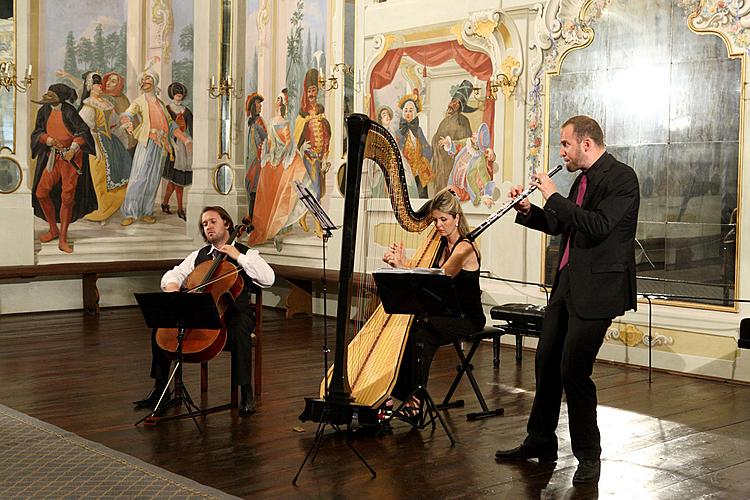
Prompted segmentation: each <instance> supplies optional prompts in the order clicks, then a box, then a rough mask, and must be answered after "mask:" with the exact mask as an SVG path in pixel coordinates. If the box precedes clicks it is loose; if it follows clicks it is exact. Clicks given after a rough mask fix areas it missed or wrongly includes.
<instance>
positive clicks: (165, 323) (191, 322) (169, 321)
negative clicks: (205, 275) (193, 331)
mask: <svg viewBox="0 0 750 500" xmlns="http://www.w3.org/2000/svg"><path fill="white" fill-rule="evenodd" d="M134 295H135V300H136V301H137V302H138V306H139V307H140V308H141V312H142V313H143V318H144V319H145V320H146V325H148V326H149V328H177V351H176V352H175V354H176V356H177V358H176V363H175V367H174V369H173V370H172V374H171V375H170V376H169V380H168V381H167V385H166V387H165V388H164V391H163V392H162V394H161V397H160V398H159V401H158V402H157V403H156V407H155V408H154V411H152V412H151V413H150V414H149V415H146V416H145V417H143V418H142V419H140V420H139V421H138V422H136V423H135V425H138V424H140V423H141V422H143V421H144V420H146V419H152V420H153V419H154V418H155V416H156V415H157V414H158V413H159V411H161V408H160V406H161V402H162V401H163V400H164V396H165V395H166V394H167V391H169V385H170V384H171V383H172V380H173V379H175V376H176V380H177V381H176V383H175V392H176V393H177V394H179V396H180V398H182V399H183V400H184V402H185V408H186V409H187V414H188V415H189V416H190V417H191V418H192V419H193V422H195V426H196V427H198V432H202V430H201V427H200V425H198V421H197V420H196V418H195V413H199V414H201V415H202V416H205V413H204V412H203V410H201V409H200V408H198V406H197V405H196V404H195V403H194V402H193V399H192V398H191V397H190V393H189V392H188V390H187V387H185V383H184V382H183V380H182V342H183V340H184V339H185V334H186V330H187V329H188V328H202V329H217V330H218V329H220V328H222V327H223V325H222V323H221V317H220V316H219V311H218V310H217V309H216V302H215V301H214V298H213V296H212V295H211V294H210V293H188V292H171V293H164V292H155V293H136V294H134ZM193 410H195V412H194V411H193ZM182 417H184V415H178V416H175V417H170V418H168V419H167V418H162V419H160V420H174V419H178V418H182Z"/></svg>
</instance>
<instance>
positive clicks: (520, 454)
mask: <svg viewBox="0 0 750 500" xmlns="http://www.w3.org/2000/svg"><path fill="white" fill-rule="evenodd" d="M532 458H536V459H539V463H548V462H557V452H556V451H543V450H535V449H533V448H529V447H526V446H519V447H518V448H513V449H511V450H497V452H496V453H495V460H500V461H503V460H508V461H511V460H530V459H532Z"/></svg>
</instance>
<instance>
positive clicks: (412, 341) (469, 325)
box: [392, 316, 481, 401]
mask: <svg viewBox="0 0 750 500" xmlns="http://www.w3.org/2000/svg"><path fill="white" fill-rule="evenodd" d="M479 330H481V327H477V325H475V324H474V323H473V322H471V321H469V320H468V319H465V318H456V317H448V316H432V317H430V318H428V319H427V320H425V321H424V322H422V323H421V324H418V325H416V326H414V327H413V328H412V330H411V332H409V339H408V340H407V341H406V347H405V349H404V356H403V358H402V359H401V368H400V369H399V372H398V379H397V380H396V385H395V387H394V388H393V393H392V394H393V396H394V397H395V398H398V399H400V400H401V401H405V400H406V398H408V397H409V395H410V394H411V393H412V392H413V391H414V389H416V388H417V386H419V385H422V386H426V385H427V379H428V378H429V376H430V365H431V364H432V359H433V358H434V357H435V352H437V350H438V347H440V346H443V345H447V344H451V343H453V342H454V341H456V340H461V339H462V338H464V337H466V336H467V335H470V334H472V333H474V332H477V331H479ZM420 356H421V358H422V367H421V370H420V367H419V357H420ZM420 371H421V373H420Z"/></svg>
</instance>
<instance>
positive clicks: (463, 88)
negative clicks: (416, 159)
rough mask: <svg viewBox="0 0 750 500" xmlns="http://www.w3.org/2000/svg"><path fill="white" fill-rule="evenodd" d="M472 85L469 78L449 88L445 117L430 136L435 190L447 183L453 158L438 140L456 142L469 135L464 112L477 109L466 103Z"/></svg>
mask: <svg viewBox="0 0 750 500" xmlns="http://www.w3.org/2000/svg"><path fill="white" fill-rule="evenodd" d="M473 87H474V86H473V85H472V83H471V82H470V81H469V80H464V81H462V82H461V83H460V84H458V85H456V86H454V87H452V88H451V100H450V102H449V103H448V108H447V109H446V111H445V118H443V119H442V121H441V122H440V124H439V125H438V128H437V131H436V132H435V135H434V136H433V137H432V148H433V149H434V150H435V155H434V156H433V157H432V170H433V172H434V173H435V179H434V182H433V184H434V189H435V191H438V190H440V189H442V188H444V187H445V186H447V185H448V176H449V175H450V173H451V170H452V169H453V158H452V157H451V156H450V155H449V154H448V153H447V152H446V151H445V149H443V148H442V147H440V140H441V139H443V138H445V137H450V138H451V139H452V140H453V142H455V143H458V142H460V141H463V140H464V139H468V138H469V137H471V124H470V123H469V119H468V118H467V117H466V116H465V115H464V113H471V112H473V111H476V109H477V108H474V107H471V106H469V105H468V104H467V103H468V102H469V96H470V95H471V92H472V89H473Z"/></svg>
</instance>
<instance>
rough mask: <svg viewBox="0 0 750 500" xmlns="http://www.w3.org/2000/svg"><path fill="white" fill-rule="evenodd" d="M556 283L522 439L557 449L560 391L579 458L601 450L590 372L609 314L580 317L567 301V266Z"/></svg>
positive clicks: (548, 307) (542, 337)
mask: <svg viewBox="0 0 750 500" xmlns="http://www.w3.org/2000/svg"><path fill="white" fill-rule="evenodd" d="M558 280H559V281H558V286H557V288H556V289H555V292H554V293H553V294H552V297H551V298H550V302H549V304H548V305H547V310H546V313H545V315H544V322H543V324H542V333H541V335H540V337H539V344H538V346H537V351H536V395H535V396H534V404H533V406H532V408H531V415H529V422H528V426H527V431H528V437H527V438H526V440H525V442H524V443H525V444H526V445H529V446H532V447H535V448H542V449H545V450H550V451H553V450H554V451H556V450H557V435H556V433H555V432H556V430H557V423H558V420H559V418H560V405H561V402H562V392H563V389H564V390H565V397H566V400H567V403H568V420H569V424H568V425H569V428H570V441H571V446H572V448H573V455H575V456H576V458H578V459H579V460H585V459H598V458H599V457H600V455H601V451H602V450H601V444H600V436H599V427H598V426H597V423H596V405H597V400H596V385H595V384H594V381H593V380H591V372H592V371H593V368H594V361H595V360H596V354H597V352H599V348H600V347H601V345H602V342H603V341H604V334H605V333H606V332H607V328H609V325H611V324H612V318H609V319H583V318H580V317H578V316H577V315H576V313H575V311H574V309H573V305H572V301H571V300H570V280H569V276H568V269H567V267H566V268H564V269H563V270H562V271H561V272H560V276H559V277H558Z"/></svg>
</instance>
